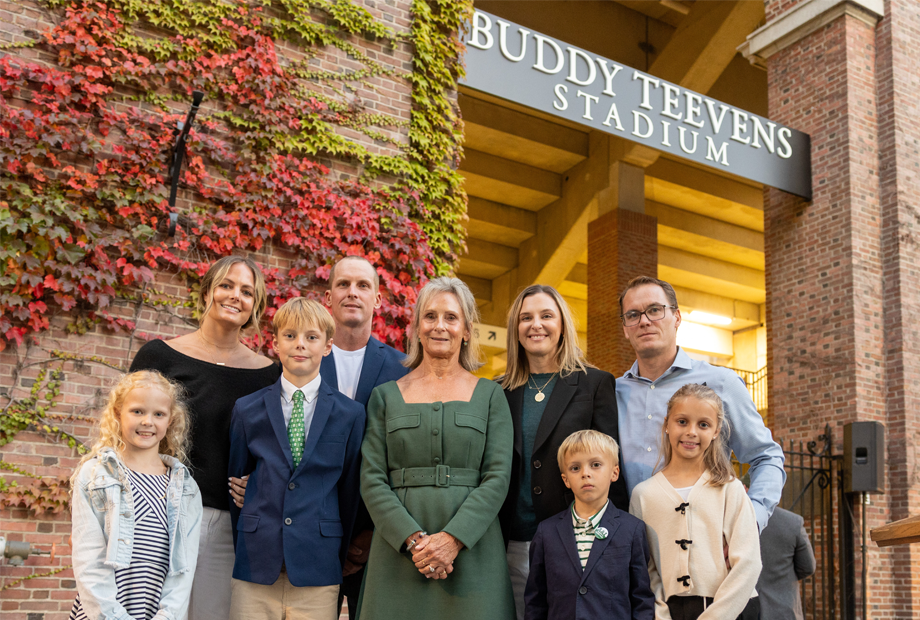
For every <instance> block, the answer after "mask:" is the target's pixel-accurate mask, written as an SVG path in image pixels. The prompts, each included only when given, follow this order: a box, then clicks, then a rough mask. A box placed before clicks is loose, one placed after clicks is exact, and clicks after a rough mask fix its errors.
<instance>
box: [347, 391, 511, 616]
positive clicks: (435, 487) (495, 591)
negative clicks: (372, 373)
mask: <svg viewBox="0 0 920 620" xmlns="http://www.w3.org/2000/svg"><path fill="white" fill-rule="evenodd" d="M512 442H513V431H512V426H511V412H510V410H509V409H508V402H507V400H506V399H505V395H504V393H503V392H502V389H501V387H499V385H498V384H497V383H494V382H492V381H489V380H487V379H480V380H479V383H477V385H476V388H475V390H474V391H473V396H472V398H471V399H470V401H469V402H462V401H450V402H444V403H442V402H433V403H411V404H408V403H406V402H405V401H404V400H403V398H402V393H401V392H400V391H399V387H397V385H396V382H395V381H391V382H390V383H385V384H383V385H381V386H379V387H378V388H377V389H375V390H374V392H373V394H372V395H371V399H370V402H369V403H368V406H367V432H366V433H365V436H364V445H363V446H362V449H361V450H362V453H363V456H364V460H363V464H362V467H361V493H362V495H363V496H364V502H365V504H366V505H367V509H368V511H369V512H370V515H371V518H373V520H374V527H375V532H374V539H373V543H372V544H371V551H370V556H369V560H368V563H367V569H366V571H365V576H364V584H363V586H362V589H361V599H360V600H359V602H358V618H360V620H406V619H412V618H419V619H425V620H450V619H454V618H456V619H457V620H461V619H462V620H469V619H471V618H475V619H476V620H491V619H495V620H512V619H513V618H514V615H515V614H514V599H513V597H512V594H511V581H510V580H509V578H508V564H507V560H506V559H505V545H504V542H503V539H502V532H501V528H500V526H499V523H498V511H499V509H500V508H501V506H502V502H504V500H505V495H506V494H507V492H508V482H509V478H510V475H511V458H512V456H511V455H512V450H513V445H512ZM419 530H424V531H426V532H428V533H429V534H435V533H437V532H441V531H443V532H447V533H449V534H452V535H453V536H455V537H456V538H457V539H458V540H460V541H461V542H462V543H463V544H464V548H463V549H462V550H461V551H460V554H459V555H458V556H457V559H456V560H454V571H453V573H451V574H450V575H449V576H448V577H447V579H443V580H435V579H426V578H425V577H424V576H423V575H422V574H421V573H419V571H418V569H417V568H416V567H415V565H414V564H413V563H412V556H411V554H409V553H405V552H404V551H403V550H404V548H405V541H406V538H408V537H409V536H410V535H411V534H414V533H415V532H417V531H419Z"/></svg>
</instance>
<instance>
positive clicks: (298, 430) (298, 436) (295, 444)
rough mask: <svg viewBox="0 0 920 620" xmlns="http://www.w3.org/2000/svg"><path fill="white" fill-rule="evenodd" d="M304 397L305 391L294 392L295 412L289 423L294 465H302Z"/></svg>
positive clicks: (289, 439) (289, 437)
mask: <svg viewBox="0 0 920 620" xmlns="http://www.w3.org/2000/svg"><path fill="white" fill-rule="evenodd" d="M303 399H304V396H303V392H301V391H300V390H297V391H296V392H294V396H293V400H294V413H292V414H291V422H290V423H289V424H288V441H289V442H290V444H291V454H292V455H293V456H294V467H297V466H298V465H300V458H301V457H302V456H303V441H304V427H303Z"/></svg>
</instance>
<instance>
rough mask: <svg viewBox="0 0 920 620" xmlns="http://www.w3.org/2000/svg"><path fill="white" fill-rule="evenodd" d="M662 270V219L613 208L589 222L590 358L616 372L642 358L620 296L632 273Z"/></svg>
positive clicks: (652, 274)
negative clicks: (626, 329)
mask: <svg viewBox="0 0 920 620" xmlns="http://www.w3.org/2000/svg"><path fill="white" fill-rule="evenodd" d="M638 275H648V276H652V277H657V276H658V219H657V218H654V217H652V216H650V215H645V214H644V213H638V212H636V211H627V210H625V209H613V210H612V211H609V212H607V213H605V214H604V215H601V216H600V217H598V218H597V219H596V220H594V221H593V222H590V223H589V224H588V359H589V360H590V361H591V363H592V364H595V365H596V366H598V367H599V368H602V369H604V370H606V371H608V372H612V373H613V374H614V375H615V376H620V375H622V374H623V373H624V372H625V371H626V370H628V369H629V367H630V366H631V365H632V363H633V362H634V361H635V359H636V354H635V353H634V352H633V349H632V347H631V346H630V345H629V341H627V340H626V338H625V337H624V336H623V327H622V325H623V323H622V321H620V306H619V303H618V298H619V296H620V291H622V290H623V289H624V288H625V287H626V283H627V282H629V280H630V279H632V278H634V277H636V276H638Z"/></svg>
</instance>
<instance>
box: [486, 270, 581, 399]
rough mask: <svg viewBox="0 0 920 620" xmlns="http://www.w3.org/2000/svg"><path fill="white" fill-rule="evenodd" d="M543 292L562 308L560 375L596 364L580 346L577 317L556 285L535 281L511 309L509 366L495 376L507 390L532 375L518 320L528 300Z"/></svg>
mask: <svg viewBox="0 0 920 620" xmlns="http://www.w3.org/2000/svg"><path fill="white" fill-rule="evenodd" d="M540 293H544V294H546V295H549V296H550V297H551V298H552V299H553V301H555V302H556V307H558V308H559V318H560V319H561V320H562V333H560V334H559V344H558V345H557V348H556V364H557V365H558V366H559V375H560V376H562V377H567V376H568V375H570V374H572V373H573V372H588V370H587V369H588V368H594V366H592V365H591V364H589V363H588V362H587V361H586V360H585V354H584V353H583V352H582V350H581V347H579V346H578V330H577V329H576V328H575V319H574V318H573V317H572V311H571V310H570V309H569V304H567V303H566V302H565V299H563V298H562V295H560V294H559V291H557V290H556V289H554V288H553V287H552V286H547V285H545V284H533V285H531V286H528V287H527V288H525V289H524V290H523V291H521V292H520V293H518V296H517V299H515V300H514V303H513V304H511V309H510V310H508V367H507V368H506V369H505V374H504V375H502V376H500V377H498V378H496V379H495V380H496V381H498V382H499V383H501V386H502V388H503V389H505V390H514V389H517V388H519V387H520V386H522V385H524V384H525V383H527V380H528V379H529V378H530V365H529V364H528V362H527V352H526V351H525V350H524V345H522V344H521V340H520V338H518V323H520V317H521V307H523V305H524V300H525V299H527V298H528V297H532V296H533V295H539V294H540Z"/></svg>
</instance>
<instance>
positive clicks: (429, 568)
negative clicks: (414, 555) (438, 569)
mask: <svg viewBox="0 0 920 620" xmlns="http://www.w3.org/2000/svg"><path fill="white" fill-rule="evenodd" d="M428 572H429V573H433V572H434V566H432V565H431V564H429V565H428Z"/></svg>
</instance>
